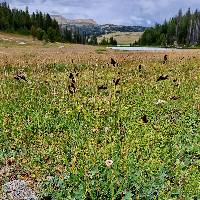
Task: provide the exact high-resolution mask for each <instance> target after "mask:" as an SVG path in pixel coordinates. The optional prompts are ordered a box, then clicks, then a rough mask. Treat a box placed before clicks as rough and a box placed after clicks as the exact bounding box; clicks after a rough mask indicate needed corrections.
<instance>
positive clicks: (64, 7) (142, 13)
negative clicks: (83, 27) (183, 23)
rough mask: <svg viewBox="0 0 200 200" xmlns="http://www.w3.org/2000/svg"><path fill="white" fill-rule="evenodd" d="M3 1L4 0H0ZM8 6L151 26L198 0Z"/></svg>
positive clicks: (16, 0) (24, 0) (67, 0)
mask: <svg viewBox="0 0 200 200" xmlns="http://www.w3.org/2000/svg"><path fill="white" fill-rule="evenodd" d="M0 1H1V0H0ZM3 1H4V0H3ZM7 2H8V3H9V4H10V5H11V7H17V8H21V9H24V8H25V7H26V6H28V7H29V10H30V11H31V12H33V11H36V10H40V11H42V12H48V13H50V14H51V13H52V14H54V13H57V14H60V15H63V16H65V17H66V18H93V19H95V20H96V21H97V22H98V23H101V24H103V23H115V24H127V25H128V24H129V25H144V26H151V25H153V24H155V23H156V22H158V23H162V22H163V21H164V20H165V19H169V18H170V17H173V16H174V15H175V14H177V12H178V10H179V9H180V8H183V10H186V9H187V8H188V7H190V8H191V9H196V8H199V7H200V1H198V0H123V1H122V0H57V1H55V0H7Z"/></svg>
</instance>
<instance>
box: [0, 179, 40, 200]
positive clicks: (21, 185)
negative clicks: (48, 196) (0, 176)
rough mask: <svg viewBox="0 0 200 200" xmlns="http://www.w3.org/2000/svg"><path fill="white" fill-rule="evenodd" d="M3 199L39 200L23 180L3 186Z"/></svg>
mask: <svg viewBox="0 0 200 200" xmlns="http://www.w3.org/2000/svg"><path fill="white" fill-rule="evenodd" d="M3 192H4V194H3V199H5V200H7V199H12V200H38V198H37V196H36V193H35V191H33V190H32V189H31V188H30V187H29V186H28V184H27V182H25V181H23V180H13V181H10V182H7V183H5V184H4V185H3Z"/></svg>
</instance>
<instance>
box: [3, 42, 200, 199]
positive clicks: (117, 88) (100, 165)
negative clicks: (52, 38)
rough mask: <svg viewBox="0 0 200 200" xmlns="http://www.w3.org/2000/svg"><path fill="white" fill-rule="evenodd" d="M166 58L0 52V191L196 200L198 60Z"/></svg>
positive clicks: (41, 49)
mask: <svg viewBox="0 0 200 200" xmlns="http://www.w3.org/2000/svg"><path fill="white" fill-rule="evenodd" d="M165 54H166V52H130V53H129V52H114V51H112V50H105V49H98V48H97V47H92V46H82V45H69V44H68V45H65V46H63V47H62V48H59V46H56V45H55V46H48V47H45V46H44V45H43V44H38V46H37V47H35V46H28V47H27V46H24V47H23V48H21V47H17V46H13V47H10V46H9V47H7V48H4V47H0V66H1V67H0V111H1V112H0V172H1V173H0V185H2V184H4V183H5V182H7V181H9V180H13V179H22V180H26V181H29V183H30V185H31V186H32V187H33V188H35V190H36V191H38V195H40V196H41V197H43V199H56V200H60V199H87V200H89V199H113V200H114V199H124V200H129V199H174V200H175V199H180V200H182V199H199V198H200V196H199V194H200V188H199V187H200V186H199V177H200V176H199V175H200V174H199V164H200V162H199V155H200V148H199V139H200V136H199V132H200V125H199V121H200V96H199V93H200V87H199V86H200V67H199V66H200V61H199V59H200V51H199V50H187V51H186V50H180V51H169V52H167V60H165V62H163V58H164V56H165ZM111 58H112V59H113V60H114V61H116V64H111ZM112 63H113V61H112ZM114 65H115V66H114ZM22 77H24V78H25V79H24V78H22ZM163 77H164V78H163ZM108 160H110V161H108ZM106 161H107V162H106Z"/></svg>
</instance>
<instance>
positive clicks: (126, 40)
mask: <svg viewBox="0 0 200 200" xmlns="http://www.w3.org/2000/svg"><path fill="white" fill-rule="evenodd" d="M142 33H143V32H115V33H109V34H105V35H102V36H99V37H98V38H97V39H98V40H97V41H98V42H100V41H101V40H102V39H103V37H105V38H106V39H109V38H111V37H113V38H115V39H116V40H117V44H121V45H129V44H133V43H134V42H136V41H138V40H139V38H140V37H141V35H142Z"/></svg>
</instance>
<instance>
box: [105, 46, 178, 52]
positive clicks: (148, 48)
mask: <svg viewBox="0 0 200 200" xmlns="http://www.w3.org/2000/svg"><path fill="white" fill-rule="evenodd" d="M107 49H113V50H119V51H178V50H181V49H175V48H159V47H107Z"/></svg>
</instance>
